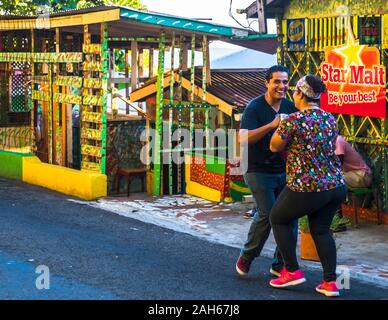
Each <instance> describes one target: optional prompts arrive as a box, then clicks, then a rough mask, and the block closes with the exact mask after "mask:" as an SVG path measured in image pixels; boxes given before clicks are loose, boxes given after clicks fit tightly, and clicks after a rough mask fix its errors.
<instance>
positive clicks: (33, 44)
mask: <svg viewBox="0 0 388 320" xmlns="http://www.w3.org/2000/svg"><path fill="white" fill-rule="evenodd" d="M34 51H35V36H34V29H31V52H32V53H34ZM34 77H35V64H34V63H33V62H31V95H32V92H33V91H34ZM30 112H31V124H30V125H31V132H32V153H36V151H37V146H36V136H35V100H32V99H31V111H30Z"/></svg>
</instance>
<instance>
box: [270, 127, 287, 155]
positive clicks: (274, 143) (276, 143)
mask: <svg viewBox="0 0 388 320" xmlns="http://www.w3.org/2000/svg"><path fill="white" fill-rule="evenodd" d="M286 144H287V141H286V140H283V139H282V138H281V137H280V135H279V134H278V132H277V131H275V132H274V134H273V135H272V138H271V142H270V144H269V149H270V150H271V151H272V152H280V151H283V150H284V148H285V147H286Z"/></svg>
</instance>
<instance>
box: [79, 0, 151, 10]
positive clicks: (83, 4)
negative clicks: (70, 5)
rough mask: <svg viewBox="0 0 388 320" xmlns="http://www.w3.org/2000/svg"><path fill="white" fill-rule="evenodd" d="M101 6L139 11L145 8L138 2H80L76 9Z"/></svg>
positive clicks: (106, 0) (86, 0)
mask: <svg viewBox="0 0 388 320" xmlns="http://www.w3.org/2000/svg"><path fill="white" fill-rule="evenodd" d="M103 4H110V5H117V6H123V7H132V8H136V9H141V10H145V9H146V6H145V5H142V4H141V2H140V1H139V0H81V1H79V2H78V4H77V9H79V8H87V7H90V6H97V5H103Z"/></svg>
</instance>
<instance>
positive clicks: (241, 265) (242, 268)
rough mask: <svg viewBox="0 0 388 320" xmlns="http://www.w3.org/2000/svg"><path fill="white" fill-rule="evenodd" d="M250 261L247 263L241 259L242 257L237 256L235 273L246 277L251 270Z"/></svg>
mask: <svg viewBox="0 0 388 320" xmlns="http://www.w3.org/2000/svg"><path fill="white" fill-rule="evenodd" d="M251 263H252V261H248V260H246V259H244V258H243V256H239V257H238V260H237V263H236V271H237V272H238V274H239V275H240V276H246V275H247V274H248V272H249V269H250V268H251Z"/></svg>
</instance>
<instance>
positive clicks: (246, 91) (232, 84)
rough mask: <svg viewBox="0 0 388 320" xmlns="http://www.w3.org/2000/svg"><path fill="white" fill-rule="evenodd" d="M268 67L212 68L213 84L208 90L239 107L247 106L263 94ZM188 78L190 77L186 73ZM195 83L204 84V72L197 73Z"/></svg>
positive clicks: (207, 87)
mask: <svg viewBox="0 0 388 320" xmlns="http://www.w3.org/2000/svg"><path fill="white" fill-rule="evenodd" d="M266 72H267V69H240V70H235V69H230V70H212V71H211V85H207V86H206V90H207V91H208V92H210V93H211V94H214V95H215V96H217V97H218V98H220V99H222V100H224V101H225V102H227V103H229V104H230V105H233V106H235V107H238V108H245V106H246V105H247V104H248V102H249V101H251V100H252V99H253V98H255V97H257V96H259V95H261V94H263V93H264V92H265V91H266V90H267V88H266V87H265V84H264V81H265V74H266ZM185 77H186V78H188V79H189V78H190V77H189V76H188V75H187V74H185ZM195 84H196V85H197V86H199V87H201V86H202V74H201V73H200V71H199V70H198V72H196V74H195Z"/></svg>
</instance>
